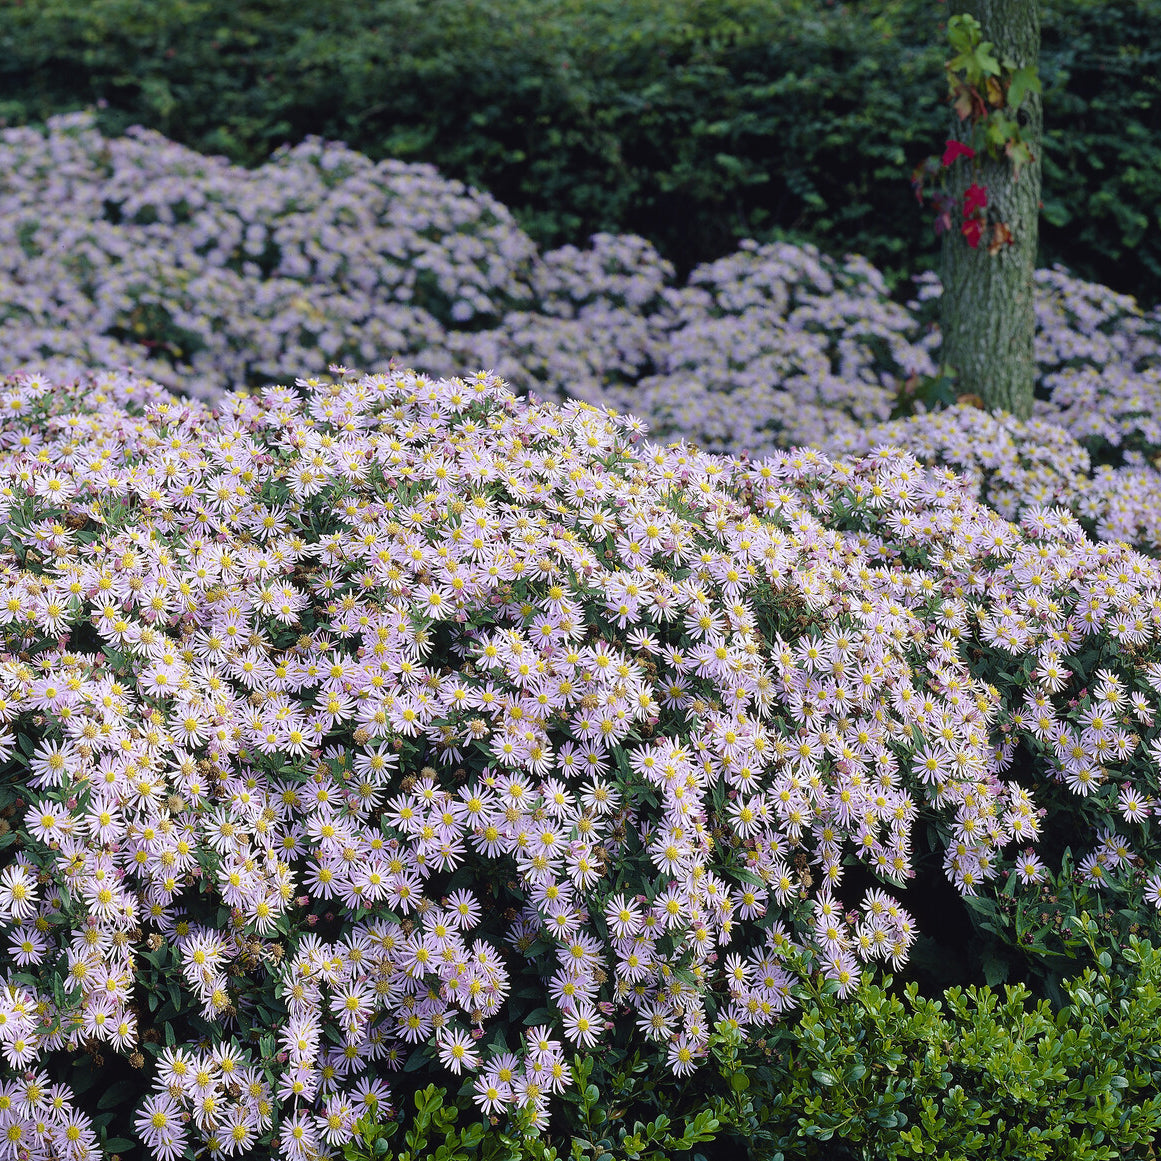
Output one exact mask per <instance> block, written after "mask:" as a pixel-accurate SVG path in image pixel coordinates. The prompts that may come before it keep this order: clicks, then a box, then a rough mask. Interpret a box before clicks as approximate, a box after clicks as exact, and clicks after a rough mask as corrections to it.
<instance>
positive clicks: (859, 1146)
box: [344, 916, 1161, 1161]
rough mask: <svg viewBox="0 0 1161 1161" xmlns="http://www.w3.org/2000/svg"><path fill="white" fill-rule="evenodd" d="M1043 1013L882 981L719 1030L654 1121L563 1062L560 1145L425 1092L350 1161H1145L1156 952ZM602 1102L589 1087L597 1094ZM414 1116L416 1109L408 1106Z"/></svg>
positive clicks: (647, 1109) (1152, 1112)
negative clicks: (779, 1017) (770, 1029)
mask: <svg viewBox="0 0 1161 1161" xmlns="http://www.w3.org/2000/svg"><path fill="white" fill-rule="evenodd" d="M1075 934H1076V935H1077V937H1078V938H1080V939H1082V940H1084V941H1086V942H1087V943H1088V945H1089V947H1090V951H1091V953H1092V955H1093V957H1094V966H1093V967H1090V968H1088V969H1087V970H1085V971H1084V972H1083V973H1081V974H1080V975H1078V976H1076V977H1075V978H1074V979H1072V980H1070V981H1069V982H1068V983H1067V984H1066V985H1065V993H1066V996H1065V1000H1064V1005H1063V1007H1062V1008H1060V1009H1059V1010H1058V1011H1054V1010H1053V1008H1052V1007H1051V1006H1050V1005H1049V1003H1048V1001H1047V1000H1040V1001H1038V1002H1035V1001H1034V1000H1033V997H1032V995H1031V993H1029V991H1028V989H1027V988H1025V987H1024V986H1023V985H1017V986H1015V987H1006V988H1004V989H1003V990H1002V991H999V990H993V989H992V988H990V987H983V988H967V989H961V988H951V989H949V990H948V991H947V992H946V993H944V995H943V997H942V999H939V1000H931V999H923V998H921V997H920V996H919V994H918V991H917V990H916V988H915V987H914V985H908V986H907V987H906V989H904V990H903V991H902V994H900V993H899V990H898V989H892V988H891V986H890V984H891V981H890V979H889V978H888V979H884V980H883V981H880V982H879V983H875V984H868V985H867V986H865V987H864V988H862V989H861V990H860V991H859V992H858V993H857V994H856V995H855V996H854V997H853V998H852V999H850V1000H847V1001H840V1000H838V999H837V997H836V996H835V994H834V990H833V988H832V987H827V986H824V987H821V988H820V987H817V986H815V985H812V984H810V983H807V984H806V985H805V986H803V987H800V988H799V989H798V990H797V994H798V996H799V999H800V1001H801V1002H802V1013H801V1016H800V1018H799V1019H798V1020H797V1021H796V1022H795V1021H788V1022H787V1024H786V1025H785V1026H782V1027H780V1028H779V1029H778V1030H777V1032H776V1033H775V1034H774V1035H772V1036H769V1037H768V1038H766V1039H763V1040H759V1041H757V1042H755V1043H750V1044H742V1043H740V1041H739V1039H738V1036H737V1033H736V1032H731V1031H730V1030H729V1029H728V1028H726V1027H725V1026H724V1025H719V1026H718V1030H717V1031H716V1032H715V1034H714V1036H713V1037H712V1039H711V1049H712V1051H713V1054H714V1056H715V1058H716V1063H717V1073H718V1076H717V1078H716V1082H717V1083H716V1084H714V1083H712V1082H711V1086H710V1087H711V1090H712V1091H705V1089H704V1086H705V1083H706V1082H705V1081H704V1080H703V1079H702V1078H701V1077H700V1076H699V1077H697V1078H695V1079H694V1080H691V1081H690V1082H689V1085H688V1086H687V1087H689V1088H692V1087H694V1086H697V1087H698V1088H700V1089H702V1091H701V1092H700V1094H698V1095H697V1096H695V1097H694V1098H693V1103H692V1104H690V1105H689V1107H688V1108H687V1107H686V1103H687V1100H688V1099H689V1094H682V1098H685V1099H678V1100H675V1101H671V1102H668V1103H667V1104H666V1105H665V1106H664V1107H667V1108H670V1109H671V1112H670V1113H665V1112H661V1111H659V1109H660V1107H661V1104H660V1101H659V1094H658V1090H657V1087H656V1086H655V1085H654V1084H653V1083H652V1082H651V1081H649V1080H646V1079H643V1076H644V1072H643V1069H642V1068H638V1067H636V1064H637V1062H636V1060H635V1058H634V1059H631V1060H629V1061H626V1062H621V1064H620V1065H619V1066H618V1065H617V1064H615V1063H614V1064H610V1063H609V1062H608V1061H607V1060H603V1061H595V1060H594V1059H593V1058H592V1057H583V1058H582V1057H580V1056H577V1057H575V1058H574V1065H573V1067H574V1070H575V1072H576V1074H577V1075H578V1077H580V1078H582V1091H581V1093H580V1094H576V1095H574V1096H573V1106H572V1108H571V1110H570V1112H569V1115H568V1118H567V1119H568V1123H569V1125H570V1126H571V1130H572V1132H571V1135H570V1136H562V1135H561V1133H560V1132H557V1131H554V1134H553V1136H552V1137H551V1139H549V1138H547V1137H545V1136H542V1135H541V1134H539V1133H538V1132H537V1131H536V1130H533V1129H530V1128H528V1127H527V1125H525V1124H524V1123H522V1122H521V1121H520V1120H519V1118H517V1119H515V1120H514V1121H513V1122H511V1123H510V1124H508V1125H506V1126H500V1125H498V1124H488V1123H486V1122H484V1123H481V1122H479V1121H478V1120H476V1119H475V1117H474V1112H469V1113H468V1116H467V1118H466V1123H464V1124H457V1121H458V1120H459V1116H460V1111H461V1110H460V1109H459V1108H457V1104H456V1098H455V1097H454V1095H452V1094H450V1093H449V1092H448V1090H447V1089H437V1088H436V1087H435V1086H434V1085H429V1086H428V1087H427V1088H426V1089H425V1090H423V1091H417V1092H415V1093H414V1096H413V1099H412V1100H410V1101H407V1102H406V1103H405V1104H403V1103H401V1105H400V1108H399V1109H398V1110H396V1115H395V1119H393V1120H389V1119H386V1118H380V1119H378V1120H377V1119H374V1118H371V1117H368V1118H366V1119H364V1121H362V1122H361V1132H360V1135H359V1136H358V1137H357V1139H356V1142H354V1143H352V1144H349V1145H347V1146H346V1147H345V1149H344V1157H345V1158H346V1161H375V1159H377V1158H386V1159H389V1161H418V1159H419V1158H427V1157H434V1158H437V1159H438V1161H557V1159H560V1161H563V1159H565V1158H568V1159H570V1161H588V1159H599V1161H679V1159H680V1161H686V1159H689V1161H697V1159H698V1158H703V1159H704V1161H717V1159H718V1158H722V1159H725V1158H738V1157H741V1156H746V1157H748V1158H750V1159H751V1161H759V1159H761V1161H834V1159H836V1158H841V1159H843V1161H848V1159H850V1161H854V1159H856V1158H857V1159H859V1161H895V1159H899V1161H903V1159H910V1158H921V1157H926V1158H933V1159H935V1161H1049V1159H1050V1161H1138V1159H1141V1161H1144V1159H1146V1158H1149V1159H1152V1158H1154V1157H1155V1153H1154V1152H1153V1143H1154V1142H1155V1141H1156V1139H1157V1135H1158V1132H1159V1130H1161V1095H1159V1093H1161V950H1159V949H1157V948H1154V947H1152V946H1150V945H1149V944H1146V943H1144V942H1142V941H1140V940H1138V939H1137V938H1136V937H1132V938H1131V939H1130V940H1129V942H1128V944H1127V945H1126V946H1125V947H1124V948H1123V949H1121V950H1119V951H1117V952H1116V959H1114V956H1113V955H1112V954H1110V953H1109V952H1108V951H1107V950H1101V949H1100V944H1099V933H1098V929H1097V925H1096V924H1095V922H1093V921H1092V920H1090V919H1088V917H1087V916H1082V917H1080V919H1079V922H1078V923H1077V925H1076V932H1075ZM598 1085H600V1087H598ZM412 1106H414V1107H412ZM698 1110H700V1111H698Z"/></svg>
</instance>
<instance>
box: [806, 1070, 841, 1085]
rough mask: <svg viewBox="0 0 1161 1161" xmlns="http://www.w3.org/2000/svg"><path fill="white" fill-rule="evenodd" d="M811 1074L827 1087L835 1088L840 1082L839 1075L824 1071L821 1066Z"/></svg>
mask: <svg viewBox="0 0 1161 1161" xmlns="http://www.w3.org/2000/svg"><path fill="white" fill-rule="evenodd" d="M810 1075H811V1076H813V1077H814V1079H815V1080H817V1081H818V1083H819V1084H821V1085H822V1086H823V1087H825V1088H833V1087H834V1086H835V1085H836V1084H838V1077H836V1076H835V1075H834V1073H833V1072H824V1071H823V1070H822V1069H821V1068H816V1069H815V1070H814V1071H813V1072H812V1073H811V1074H810Z"/></svg>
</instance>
